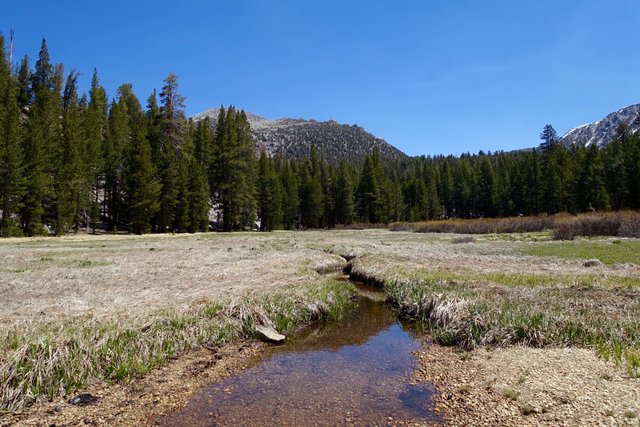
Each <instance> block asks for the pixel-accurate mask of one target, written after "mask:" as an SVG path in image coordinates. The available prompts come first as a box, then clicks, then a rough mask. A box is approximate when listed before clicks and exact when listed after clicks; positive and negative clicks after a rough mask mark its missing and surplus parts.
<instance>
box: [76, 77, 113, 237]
mask: <svg viewBox="0 0 640 427" xmlns="http://www.w3.org/2000/svg"><path fill="white" fill-rule="evenodd" d="M108 107H109V106H108V101H107V92H106V91H105V89H104V88H103V87H102V86H100V82H99V80H98V72H97V71H96V70H94V71H93V77H92V79H91V89H90V91H89V105H88V106H87V108H86V109H85V110H84V124H83V132H84V145H85V146H84V150H85V157H84V174H85V180H86V182H87V184H88V186H89V194H88V199H87V200H85V201H84V202H85V203H86V205H85V206H82V208H83V209H84V211H85V212H86V213H87V214H88V218H87V224H86V225H87V226H88V227H89V226H91V227H92V228H94V229H95V226H96V225H97V224H98V223H99V222H100V215H99V205H98V200H99V197H100V194H99V193H100V188H101V183H102V181H103V179H104V176H103V174H102V172H103V171H104V164H103V163H104V162H103V160H104V157H103V156H102V150H103V147H104V144H105V138H106V136H107V132H108V130H107V125H108Z"/></svg>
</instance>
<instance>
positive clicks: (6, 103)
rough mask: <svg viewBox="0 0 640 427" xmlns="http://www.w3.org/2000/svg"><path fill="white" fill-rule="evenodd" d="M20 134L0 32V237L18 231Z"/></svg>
mask: <svg viewBox="0 0 640 427" xmlns="http://www.w3.org/2000/svg"><path fill="white" fill-rule="evenodd" d="M23 136H24V135H23V128H22V126H21V124H20V108H19V104H18V85H17V82H16V80H15V79H14V78H13V76H12V75H11V70H10V66H9V63H8V61H7V60H6V56H5V49H4V37H3V36H2V34H0V209H1V210H2V215H1V216H0V236H13V235H20V234H21V230H20V227H19V222H18V218H17V215H16V214H17V211H18V209H19V208H20V200H21V198H22V196H23V194H24V178H23V173H24V169H23V159H22V142H23V141H22V138H23Z"/></svg>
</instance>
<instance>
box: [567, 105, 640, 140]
mask: <svg viewBox="0 0 640 427" xmlns="http://www.w3.org/2000/svg"><path fill="white" fill-rule="evenodd" d="M639 113H640V104H636V105H630V106H628V107H624V108H622V109H620V110H618V111H616V112H615V113H611V114H609V115H608V116H607V117H605V118H604V119H602V120H599V121H597V122H594V123H588V124H586V125H582V126H578V127H576V128H573V129H571V130H570V131H569V132H567V133H565V134H564V136H563V137H562V138H560V141H561V142H562V143H563V144H565V145H567V146H571V145H584V146H587V147H588V146H590V145H593V144H595V145H597V146H599V147H603V146H605V145H607V144H608V143H610V142H611V141H613V140H614V139H615V137H616V134H617V130H618V126H619V125H620V124H621V123H624V122H626V123H627V124H628V125H629V131H630V132H631V133H635V132H636V131H637V130H638V129H639V128H640V120H637V119H638V114H639Z"/></svg>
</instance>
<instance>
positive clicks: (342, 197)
mask: <svg viewBox="0 0 640 427" xmlns="http://www.w3.org/2000/svg"><path fill="white" fill-rule="evenodd" d="M334 194H335V197H334V199H335V218H336V223H337V224H344V225H348V224H351V223H352V222H353V216H354V213H355V202H354V196H353V178H352V176H351V172H350V171H349V167H348V165H347V162H346V161H345V160H344V159H343V160H341V161H340V166H339V167H338V173H337V176H336V181H335V191H334Z"/></svg>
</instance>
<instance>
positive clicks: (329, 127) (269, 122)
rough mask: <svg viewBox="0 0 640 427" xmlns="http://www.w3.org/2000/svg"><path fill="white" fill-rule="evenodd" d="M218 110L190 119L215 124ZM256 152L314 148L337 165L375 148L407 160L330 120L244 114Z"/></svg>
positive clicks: (291, 153) (293, 153)
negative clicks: (268, 117)
mask: <svg viewBox="0 0 640 427" xmlns="http://www.w3.org/2000/svg"><path fill="white" fill-rule="evenodd" d="M219 112H220V109H219V108H213V109H210V110H206V111H203V112H201V113H198V114H196V115H195V116H193V119H194V120H195V121H199V120H202V119H204V118H205V117H210V118H211V120H212V122H213V123H214V125H215V123H216V121H217V119H218V114H219ZM246 114H247V119H248V120H249V124H250V125H251V133H252V135H253V139H254V141H255V143H256V148H257V150H262V149H264V150H266V152H267V154H269V155H275V154H280V155H283V156H284V157H294V158H302V157H306V156H307V155H309V153H310V151H311V146H312V145H315V146H316V148H317V149H318V152H320V153H321V154H322V155H323V156H324V158H325V159H326V160H328V161H329V162H332V163H337V162H338V161H339V160H340V159H346V160H348V161H358V160H361V159H363V158H364V157H365V156H366V155H367V154H371V153H373V151H374V149H377V150H378V152H379V153H380V156H382V157H385V158H393V159H397V158H403V157H407V156H406V154H404V153H403V152H402V151H400V150H398V149H397V148H395V147H394V146H392V145H391V144H389V143H388V142H387V141H385V140H384V139H381V138H377V137H375V136H374V135H372V134H371V133H369V132H367V131H366V130H364V129H363V128H361V127H360V126H357V125H345V124H340V123H337V122H335V121H333V120H329V121H326V122H318V121H316V120H304V119H267V118H264V117H261V116H257V115H255V114H251V113H246Z"/></svg>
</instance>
